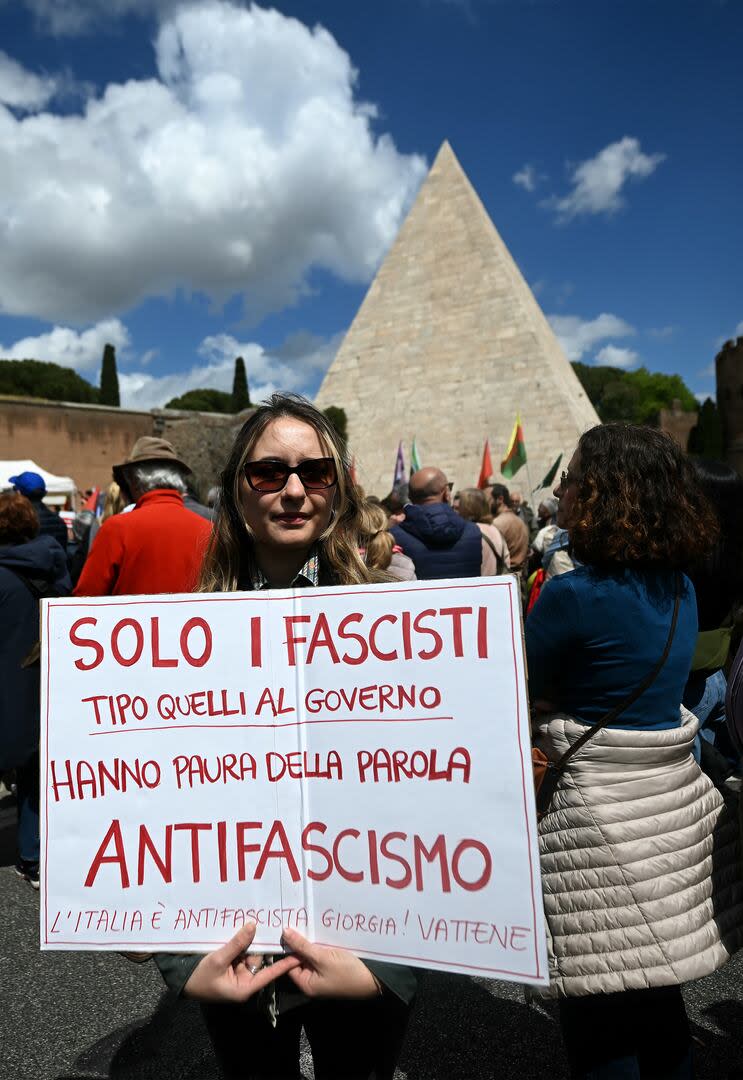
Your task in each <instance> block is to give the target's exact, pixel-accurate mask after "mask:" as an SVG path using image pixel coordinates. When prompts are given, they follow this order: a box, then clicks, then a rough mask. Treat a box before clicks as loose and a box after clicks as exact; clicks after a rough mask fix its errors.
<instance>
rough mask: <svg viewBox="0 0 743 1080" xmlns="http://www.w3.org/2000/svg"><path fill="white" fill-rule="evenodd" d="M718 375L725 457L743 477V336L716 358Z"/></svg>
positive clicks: (727, 342) (718, 394) (722, 350)
mask: <svg viewBox="0 0 743 1080" xmlns="http://www.w3.org/2000/svg"><path fill="white" fill-rule="evenodd" d="M715 374H716V376H717V408H718V410H719V413H720V420H721V422H722V434H723V439H724V443H725V458H726V460H727V462H728V464H729V465H732V466H733V468H734V469H736V470H737V472H738V473H740V475H741V476H743V337H739V338H738V339H737V340H735V341H726V342H725V344H724V345H723V347H722V348H721V349H720V351H719V352H718V354H717V356H716V357H715Z"/></svg>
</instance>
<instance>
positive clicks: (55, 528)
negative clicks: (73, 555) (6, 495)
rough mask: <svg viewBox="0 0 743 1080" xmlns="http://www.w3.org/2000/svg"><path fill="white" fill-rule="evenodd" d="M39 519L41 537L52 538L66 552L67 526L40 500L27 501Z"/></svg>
mask: <svg viewBox="0 0 743 1080" xmlns="http://www.w3.org/2000/svg"><path fill="white" fill-rule="evenodd" d="M29 502H30V503H31V505H32V506H33V508H34V510H35V511H36V516H37V518H38V519H39V532H40V533H41V535H42V536H53V537H54V539H55V540H56V541H57V543H58V544H59V545H60V546H61V548H62V551H67V526H66V525H65V523H64V521H63V520H62V518H61V517H60V516H59V514H55V513H54V511H53V510H50V509H49V507H48V506H47V505H46V503H44V502H42V501H41V499H29Z"/></svg>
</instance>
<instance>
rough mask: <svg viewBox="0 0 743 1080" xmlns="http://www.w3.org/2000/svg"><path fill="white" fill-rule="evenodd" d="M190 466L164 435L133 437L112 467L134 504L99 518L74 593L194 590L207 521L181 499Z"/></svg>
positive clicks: (203, 547)
mask: <svg viewBox="0 0 743 1080" xmlns="http://www.w3.org/2000/svg"><path fill="white" fill-rule="evenodd" d="M190 471H191V470H190V469H189V468H188V466H187V465H185V464H184V463H183V462H182V461H180V460H179V458H178V457H177V455H176V453H175V450H174V449H173V447H172V446H171V444H170V443H169V442H167V441H166V440H165V439H158V438H154V437H151V436H144V437H143V438H141V439H137V441H136V442H135V444H134V447H133V448H132V452H131V454H130V456H129V457H128V458H127V460H126V461H125V462H123V463H122V464H121V465H115V466H114V470H113V474H114V479H115V480H116V482H117V483H118V484H119V486H120V487H121V489H122V492H123V493H124V497H125V498H126V497H127V496H128V497H129V499H130V501H131V502H133V503H134V504H135V505H134V509H133V510H132V511H131V512H130V513H124V514H116V515H114V516H113V517H110V518H109V519H108V521H105V522H104V523H103V525H102V526H101V528H100V531H99V532H98V535H97V536H96V538H95V541H94V543H93V546H92V547H91V549H90V554H89V555H88V558H87V560H86V562H85V566H84V567H83V571H82V573H81V575H80V579H79V581H78V583H77V585H76V586H75V590H74V595H75V596H127V595H128V596H132V595H136V594H140V595H141V594H146V593H176V592H192V591H193V589H194V588H195V586H196V584H197V582H198V578H199V571H200V570H201V563H202V560H203V558H204V552H205V550H206V545H207V543H208V540H209V535H210V532H211V526H210V524H209V522H208V521H205V520H204V518H202V517H199V516H198V515H197V514H194V513H192V511H191V510H187V509H186V508H185V506H184V505H183V496H184V494H185V491H186V484H185V479H184V478H185V476H186V475H187V474H188V473H190Z"/></svg>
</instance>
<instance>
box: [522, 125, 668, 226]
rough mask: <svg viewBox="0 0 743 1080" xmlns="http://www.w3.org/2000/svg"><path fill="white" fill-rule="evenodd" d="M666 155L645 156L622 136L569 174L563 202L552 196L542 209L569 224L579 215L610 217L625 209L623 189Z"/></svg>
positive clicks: (655, 165)
mask: <svg viewBox="0 0 743 1080" xmlns="http://www.w3.org/2000/svg"><path fill="white" fill-rule="evenodd" d="M665 157H666V155H665V154H644V153H643V152H642V150H641V149H640V143H639V141H638V140H637V139H633V138H630V137H629V136H627V135H625V137H624V138H623V139H620V140H619V141H618V142H615V143H610V144H609V146H605V147H604V149H603V150H601V151H599V153H598V154H597V155H596V156H595V157H593V158H589V159H588V160H587V161H582V162H581V163H580V164H579V165H576V166H574V167H573V169H572V170H571V177H570V179H571V182H572V185H573V188H572V191H570V192H569V193H568V194H567V195H564V196H563V197H562V198H560V197H558V196H557V195H553V196H552V197H551V198H549V199H546V200H545V201H544V202H543V203H542V205H543V206H546V207H549V209H551V210H555V211H556V212H557V220H558V221H561V222H566V221H570V220H571V219H572V218H574V217H578V216H579V215H581V214H613V213H614V212H615V211H617V210H619V209H620V208H621V207H622V206H624V202H625V200H624V198H623V196H622V188H623V187H624V185H625V184H626V183H627V182H628V181H629V180H641V179H644V178H645V177H647V176H650V174H651V173H653V172H655V170H656V169H657V167H658V165H660V163H661V162H662V161H664V160H665Z"/></svg>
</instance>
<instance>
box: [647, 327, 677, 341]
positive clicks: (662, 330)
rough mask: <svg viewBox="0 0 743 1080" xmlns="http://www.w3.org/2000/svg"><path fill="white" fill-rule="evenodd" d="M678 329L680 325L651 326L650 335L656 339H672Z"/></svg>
mask: <svg viewBox="0 0 743 1080" xmlns="http://www.w3.org/2000/svg"><path fill="white" fill-rule="evenodd" d="M677 330H678V326H651V327H650V329H649V330H648V335H649V336H650V337H651V338H653V339H654V340H655V341H670V340H671V338H672V337H673V336H674V335H675V334H676V331H677Z"/></svg>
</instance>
